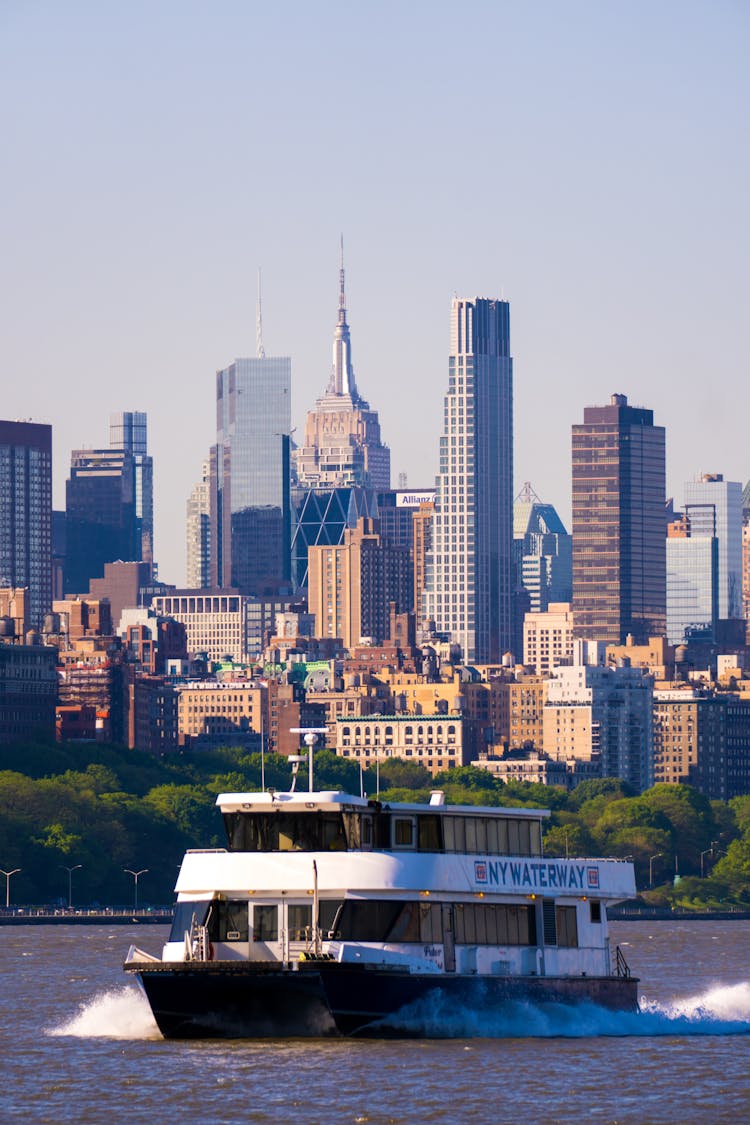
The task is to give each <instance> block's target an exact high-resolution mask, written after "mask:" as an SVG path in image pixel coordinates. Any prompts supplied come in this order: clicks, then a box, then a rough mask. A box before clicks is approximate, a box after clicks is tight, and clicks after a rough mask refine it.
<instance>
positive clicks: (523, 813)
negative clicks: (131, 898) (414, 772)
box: [216, 789, 550, 820]
mask: <svg viewBox="0 0 750 1125" xmlns="http://www.w3.org/2000/svg"><path fill="white" fill-rule="evenodd" d="M435 796H438V797H439V799H438V800H436V799H435ZM216 804H217V806H218V807H219V808H220V809H221V811H222V812H223V813H229V812H262V811H269V812H270V811H271V809H276V810H280V809H282V808H284V809H289V810H290V811H292V810H293V811H295V812H309V811H311V810H315V811H318V812H342V811H347V812H352V811H353V810H354V809H363V810H365V809H372V808H380V807H382V808H384V809H389V810H390V811H392V812H403V813H416V812H421V813H424V812H427V811H429V812H433V813H439V814H440V816H467V815H471V816H495V817H497V816H504V817H517V818H519V819H523V820H539V819H540V818H541V817H546V816H549V815H550V811H549V809H533V808H532V809H516V808H502V807H498V806H496V805H495V806H491V807H490V806H483V805H445V804H443V803H442V793H439V791H437V792H436V794H434V795H433V799H432V800H431V801H430V802H429V803H428V804H425V803H422V804H406V803H401V802H396V801H387V802H380V801H376V800H374V799H373V798H367V797H359V796H356V797H355V796H354V794H352V793H343V792H341V791H340V790H335V789H330V790H323V791H319V792H315V793H309V792H305V791H304V790H295V791H294V792H291V793H279V792H276V791H275V790H268V791H267V792H265V793H220V794H219V796H218V797H217V798H216Z"/></svg>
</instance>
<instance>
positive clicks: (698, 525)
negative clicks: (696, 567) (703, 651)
mask: <svg viewBox="0 0 750 1125" xmlns="http://www.w3.org/2000/svg"><path fill="white" fill-rule="evenodd" d="M685 516H686V518H687V521H688V524H689V528H690V538H691V539H698V538H706V537H708V538H710V537H712V536H715V537H716V539H717V541H718V567H719V573H718V584H719V607H718V608H719V617H720V618H721V619H722V620H727V619H729V618H738V617H742V485H741V484H740V483H739V482H738V481H730V480H724V477H723V476H722V474H721V473H704V474H703V475H702V476H700V477H699V478H698V479H697V480H694V481H688V482H687V483H686V485H685Z"/></svg>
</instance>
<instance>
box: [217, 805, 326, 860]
mask: <svg viewBox="0 0 750 1125" xmlns="http://www.w3.org/2000/svg"><path fill="white" fill-rule="evenodd" d="M224 825H225V829H226V834H227V844H228V846H229V850H230V851H236V852H237V851H238V852H278V851H281V852H288V851H302V852H319V851H345V850H346V836H345V835H344V823H343V819H342V814H341V813H327V812H326V813H322V812H317V811H316V812H308V813H303V812H295V813H292V812H272V813H242V812H231V813H225V814H224Z"/></svg>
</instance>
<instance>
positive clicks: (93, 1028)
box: [45, 987, 162, 1039]
mask: <svg viewBox="0 0 750 1125" xmlns="http://www.w3.org/2000/svg"><path fill="white" fill-rule="evenodd" d="M45 1034H47V1035H54V1036H59V1035H71V1036H74V1037H75V1038H77V1039H97V1038H106V1039H161V1037H162V1036H161V1032H160V1031H159V1029H158V1027H157V1026H156V1023H155V1022H154V1017H153V1016H152V1014H151V1009H150V1007H149V1004H148V1000H147V999H146V997H145V996H144V995H143V993H142V992H141V991H140V989H137V988H129V987H123V988H115V989H110V990H108V991H107V992H100V993H97V995H96V996H95V997H94V998H93V1000H87V1001H86V1002H85V1003H84V1004H81V1005H80V1007H79V1009H78V1011H77V1013H76V1014H75V1015H74V1016H72V1017H71V1018H70V1019H68V1020H65V1022H64V1023H61V1024H58V1025H57V1026H55V1027H51V1028H47V1029H46V1032H45Z"/></svg>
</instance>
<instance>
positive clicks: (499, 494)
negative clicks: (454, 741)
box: [425, 297, 513, 663]
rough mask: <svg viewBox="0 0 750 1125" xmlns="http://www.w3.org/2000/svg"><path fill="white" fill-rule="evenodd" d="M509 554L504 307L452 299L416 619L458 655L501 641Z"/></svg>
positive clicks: (509, 420) (494, 647)
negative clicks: (420, 615)
mask: <svg viewBox="0 0 750 1125" xmlns="http://www.w3.org/2000/svg"><path fill="white" fill-rule="evenodd" d="M512 559H513V361H512V359H511V355H510V305H509V303H508V302H507V301H498V300H489V299H486V298H482V297H476V298H471V299H464V298H458V297H456V298H454V299H453V302H452V306H451V351H450V358H449V361H448V391H447V394H446V396H445V409H444V429H443V435H442V437H441V439H440V468H439V473H438V476H437V478H436V496H435V516H434V524H433V547H432V554H431V563H430V566H429V572H428V578H427V591H426V594H425V616H426V618H427V619H428V621H429V620H431V621H433V622H434V626H435V629H436V631H437V632H438V633H440V634H447V635H449V636H450V639H451V640H452V641H454V642H456V643H457V644H459V645H460V646H461V650H462V653H463V659H464V660H465V661H467V662H471V663H485V662H486V663H494V662H496V661H498V660H499V659H500V658H501V656H502V655H503V653H504V652H505V651H506V650H507V649H509V648H510V646H511V642H512V629H511V625H512V621H511V616H512V591H513V561H512Z"/></svg>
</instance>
